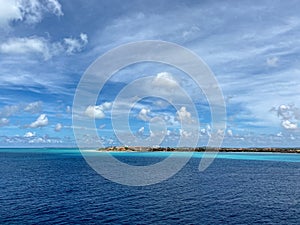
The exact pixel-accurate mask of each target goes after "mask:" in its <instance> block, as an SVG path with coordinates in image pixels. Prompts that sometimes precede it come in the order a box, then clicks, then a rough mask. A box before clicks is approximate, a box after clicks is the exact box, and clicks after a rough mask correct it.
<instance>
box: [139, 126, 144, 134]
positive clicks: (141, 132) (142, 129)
mask: <svg viewBox="0 0 300 225" xmlns="http://www.w3.org/2000/svg"><path fill="white" fill-rule="evenodd" d="M144 131H145V128H144V127H141V128H140V129H139V130H138V134H139V135H143V134H144Z"/></svg>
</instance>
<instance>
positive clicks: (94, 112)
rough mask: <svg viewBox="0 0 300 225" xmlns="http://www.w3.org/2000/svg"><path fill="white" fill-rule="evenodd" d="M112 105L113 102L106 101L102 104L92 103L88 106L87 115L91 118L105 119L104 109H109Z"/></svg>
mask: <svg viewBox="0 0 300 225" xmlns="http://www.w3.org/2000/svg"><path fill="white" fill-rule="evenodd" d="M111 106H112V103H111V102H104V103H103V104H101V105H90V106H88V107H87V108H86V110H85V115H87V116H88V117H90V118H95V119H103V118H104V117H105V113H104V111H106V110H109V109H110V108H111Z"/></svg>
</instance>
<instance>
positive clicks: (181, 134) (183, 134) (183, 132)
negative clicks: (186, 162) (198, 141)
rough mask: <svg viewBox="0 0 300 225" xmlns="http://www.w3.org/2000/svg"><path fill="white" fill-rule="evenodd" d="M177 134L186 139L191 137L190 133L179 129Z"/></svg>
mask: <svg viewBox="0 0 300 225" xmlns="http://www.w3.org/2000/svg"><path fill="white" fill-rule="evenodd" d="M179 134H180V136H181V137H184V138H188V137H191V136H192V132H187V131H186V130H183V129H179Z"/></svg>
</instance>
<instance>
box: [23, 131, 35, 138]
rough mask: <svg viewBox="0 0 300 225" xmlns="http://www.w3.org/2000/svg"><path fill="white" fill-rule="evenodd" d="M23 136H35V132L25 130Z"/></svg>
mask: <svg viewBox="0 0 300 225" xmlns="http://www.w3.org/2000/svg"><path fill="white" fill-rule="evenodd" d="M24 137H25V138H31V137H35V132H30V131H29V132H27V133H25V134H24Z"/></svg>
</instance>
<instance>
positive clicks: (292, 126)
mask: <svg viewBox="0 0 300 225" xmlns="http://www.w3.org/2000/svg"><path fill="white" fill-rule="evenodd" d="M281 126H282V127H283V128H285V129H288V130H295V129H297V128H298V125H297V123H293V122H291V121H289V120H283V121H282V122H281Z"/></svg>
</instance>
